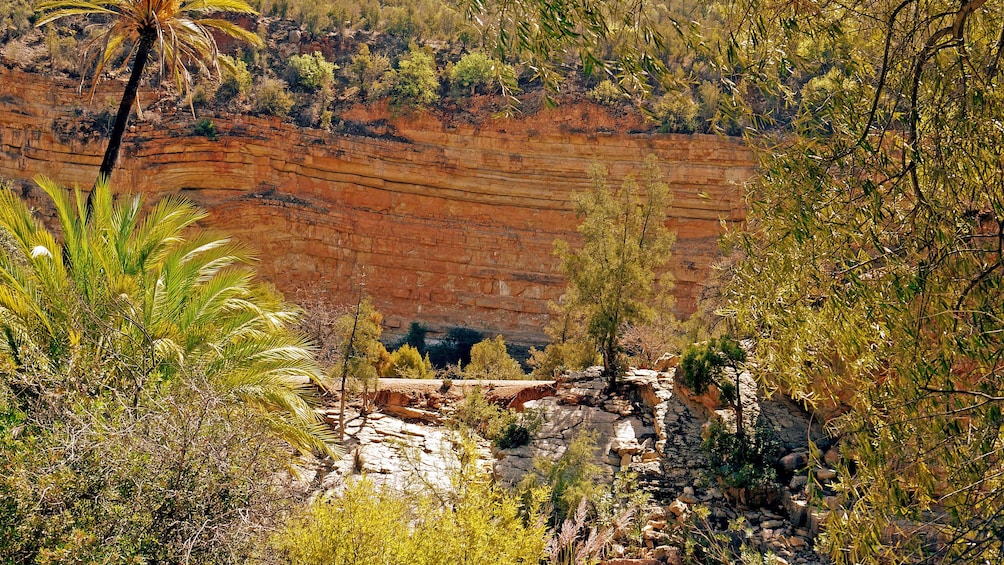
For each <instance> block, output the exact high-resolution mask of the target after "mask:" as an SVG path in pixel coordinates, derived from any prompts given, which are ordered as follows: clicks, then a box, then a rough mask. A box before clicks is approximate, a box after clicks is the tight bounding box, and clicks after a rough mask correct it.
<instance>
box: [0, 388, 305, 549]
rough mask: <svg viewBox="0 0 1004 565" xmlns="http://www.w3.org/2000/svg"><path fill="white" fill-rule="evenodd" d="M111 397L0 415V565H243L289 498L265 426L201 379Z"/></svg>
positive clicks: (69, 397) (280, 459)
mask: <svg viewBox="0 0 1004 565" xmlns="http://www.w3.org/2000/svg"><path fill="white" fill-rule="evenodd" d="M151 388H153V387H151ZM121 392H124V391H118V392H116V391H105V392H103V393H101V394H99V395H97V396H92V395H90V394H86V393H84V394H81V393H80V392H76V391H73V392H71V391H67V392H66V394H64V395H63V400H65V401H66V404H65V405H63V406H59V405H58V404H53V405H50V406H48V407H46V408H45V410H44V411H35V412H34V413H32V415H31V418H30V422H25V421H24V420H23V419H20V420H19V419H13V420H12V419H11V418H10V415H11V411H10V410H9V409H8V410H7V411H6V413H7V417H6V418H5V417H4V416H3V415H0V500H2V502H0V562H3V563H181V562H184V561H186V560H189V559H190V560H191V562H194V563H224V562H247V561H249V560H251V559H252V558H253V556H254V555H255V553H256V550H257V549H258V546H260V544H261V543H262V542H264V540H263V539H262V533H263V532H264V531H267V530H268V529H270V528H272V527H274V525H275V523H276V522H277V521H278V518H279V514H280V513H284V512H285V511H287V510H288V508H287V507H286V503H285V502H284V501H288V500H290V499H291V498H290V493H288V492H285V491H284V489H283V487H281V486H280V485H279V483H278V482H276V481H274V480H270V478H269V476H268V474H265V475H263V474H262V473H263V470H272V469H278V468H281V467H283V466H284V465H288V462H289V459H288V457H289V456H288V453H287V451H286V449H285V448H284V447H283V446H282V445H281V444H279V443H278V442H277V441H276V438H275V437H274V435H273V434H272V432H271V428H270V427H269V426H268V425H267V424H266V423H265V422H263V421H261V419H260V418H259V417H258V414H257V411H256V410H252V409H249V408H248V407H246V406H234V405H233V404H232V402H230V401H229V400H227V399H226V393H225V392H221V391H219V390H218V387H217V385H214V384H213V383H211V382H209V381H208V380H206V379H205V378H202V377H189V376H185V377H183V378H181V379H179V380H178V381H176V382H175V383H173V384H172V385H170V386H165V387H162V388H161V389H160V390H155V391H151V392H152V394H148V393H146V392H144V393H142V394H140V396H139V397H138V399H137V401H136V402H135V404H134V403H133V402H132V399H131V398H128V397H124V396H121V395H120V394H119V393H121ZM36 408H38V406H36ZM0 412H5V411H4V410H3V409H2V408H0ZM14 413H15V414H16V412H14ZM5 419H6V420H8V421H10V422H13V423H14V424H15V426H14V427H13V428H12V427H11V426H10V425H9V423H8V424H5V423H4V421H5ZM25 423H27V424H28V425H27V426H24V425H23V424H25ZM43 500H44V501H45V504H40V501H43ZM206 531H211V532H213V534H212V535H203V533H204V532H206Z"/></svg>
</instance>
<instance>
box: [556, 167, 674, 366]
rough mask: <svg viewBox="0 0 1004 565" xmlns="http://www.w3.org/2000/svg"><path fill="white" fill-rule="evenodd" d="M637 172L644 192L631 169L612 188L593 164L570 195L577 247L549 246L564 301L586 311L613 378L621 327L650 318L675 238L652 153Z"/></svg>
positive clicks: (666, 196) (561, 243)
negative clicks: (581, 189) (658, 274)
mask: <svg viewBox="0 0 1004 565" xmlns="http://www.w3.org/2000/svg"><path fill="white" fill-rule="evenodd" d="M643 175H644V177H643V182H644V185H645V188H644V192H643V191H642V189H641V187H639V185H638V182H636V181H635V179H634V177H632V176H628V177H627V178H626V179H625V180H624V183H623V184H622V185H621V187H620V188H619V189H611V188H610V187H609V185H608V183H607V179H606V171H605V170H604V169H603V167H601V166H599V165H595V166H594V168H593V171H592V177H593V188H592V190H590V191H588V192H585V193H583V194H579V195H577V196H576V197H575V212H576V214H577V215H578V216H579V217H580V218H582V223H581V224H579V228H578V230H579V233H580V234H582V238H583V242H582V247H580V248H578V249H575V250H572V249H570V248H569V246H568V244H567V243H565V242H564V241H558V242H557V243H556V245H555V253H556V254H557V255H558V256H559V257H561V259H562V270H563V271H564V272H565V275H566V276H567V277H568V291H567V296H568V305H569V307H570V308H572V309H575V310H579V311H581V312H583V313H584V317H585V320H586V324H587V332H588V334H589V336H590V337H591V338H592V339H593V341H594V343H595V344H596V348H597V349H598V350H599V352H600V354H601V355H602V356H603V367H604V373H605V374H606V375H607V377H608V378H609V379H610V380H611V382H613V381H614V380H615V379H616V378H617V374H618V372H619V371H620V370H621V369H622V366H621V359H620V356H621V345H620V336H621V332H622V331H623V330H624V326H625V324H629V323H634V322H645V321H647V320H649V319H650V318H651V316H652V314H653V313H652V308H651V306H650V304H651V303H652V302H653V301H654V298H655V292H656V288H655V284H654V283H655V271H656V269H657V268H659V267H661V266H663V265H665V264H666V262H667V261H668V260H669V250H670V248H671V247H672V245H673V240H674V236H673V235H672V234H670V233H669V230H668V229H667V228H666V225H665V221H666V213H667V209H668V206H669V202H670V193H669V188H668V187H667V186H666V184H665V183H663V182H662V180H661V173H660V172H659V167H658V164H657V163H656V160H655V157H654V156H649V157H647V158H646V159H645V166H644V170H643ZM666 282H667V277H666V276H665V275H664V276H663V286H665V285H666Z"/></svg>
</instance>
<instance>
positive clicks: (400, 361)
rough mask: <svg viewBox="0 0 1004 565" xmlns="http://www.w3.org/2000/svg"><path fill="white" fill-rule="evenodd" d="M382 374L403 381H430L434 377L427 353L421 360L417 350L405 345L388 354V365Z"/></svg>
mask: <svg viewBox="0 0 1004 565" xmlns="http://www.w3.org/2000/svg"><path fill="white" fill-rule="evenodd" d="M382 374H383V375H384V376H386V377H401V378H405V379H431V378H432V377H433V376H435V371H433V370H432V362H431V361H429V354H428V353H426V354H425V357H424V358H423V357H422V354H421V353H419V352H418V349H415V348H414V347H412V346H410V345H408V344H407V343H406V344H404V345H402V346H401V347H399V348H397V350H396V351H394V353H391V354H390V363H389V364H388V365H387V368H386V369H384V372H383V373H382Z"/></svg>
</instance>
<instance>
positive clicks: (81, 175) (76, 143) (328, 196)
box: [0, 66, 753, 343]
mask: <svg viewBox="0 0 1004 565" xmlns="http://www.w3.org/2000/svg"><path fill="white" fill-rule="evenodd" d="M75 87H76V84H75V83H73V82H71V81H67V80H59V79H51V78H46V77H43V76H39V75H35V74H30V73H25V72H23V71H19V70H16V69H9V68H4V67H2V66H0V177H8V178H13V179H19V180H21V181H26V180H27V179H30V178H32V177H33V176H35V175H37V174H46V175H48V176H50V177H54V178H56V179H57V180H59V181H61V182H62V183H64V184H73V183H79V184H80V185H81V186H84V187H88V186H90V185H91V184H92V183H93V181H94V176H95V174H96V172H97V169H98V165H99V163H100V160H101V152H102V151H103V149H104V146H105V140H104V138H103V136H102V134H101V124H100V123H99V122H100V119H98V120H97V121H96V117H97V118H101V110H102V109H104V108H105V106H106V105H107V103H106V101H107V100H115V99H117V97H118V95H119V93H120V91H121V85H117V84H114V83H111V84H103V85H101V86H100V88H99V89H98V92H97V94H96V95H95V96H94V98H93V102H88V100H87V98H86V97H84V96H80V95H78V94H77V92H76V88H75ZM146 96H151V97H152V96H153V95H146ZM166 100H167V99H164V100H156V101H152V105H153V106H164V107H167V106H175V105H176V104H175V103H174V102H170V103H168V102H167V101H166ZM148 102H151V101H149V100H148ZM211 119H212V120H213V122H214V125H215V127H216V129H217V131H218V132H219V137H218V139H216V140H211V139H208V138H206V137H203V136H199V135H195V133H194V125H195V120H194V119H193V118H192V116H191V115H190V114H189V113H187V112H186V111H167V110H165V111H163V112H154V111H149V112H145V113H144V116H143V118H142V119H139V120H136V121H135V124H136V125H134V126H132V127H131V128H130V131H129V132H127V134H126V138H125V140H124V145H123V154H122V157H121V161H120V167H119V168H118V170H117V171H116V172H115V174H114V176H113V183H114V187H115V189H116V190H117V191H118V192H132V193H143V194H146V195H148V197H149V200H151V201H152V200H155V199H157V198H160V197H163V196H165V195H168V194H178V193H181V194H183V195H185V196H187V197H189V198H190V199H192V200H194V201H195V202H197V203H198V204H200V205H202V206H204V207H206V208H208V209H209V210H210V213H211V223H212V225H213V226H215V227H219V228H221V229H224V230H227V231H228V232H230V233H232V234H234V235H235V236H236V237H237V238H238V239H240V240H243V241H244V242H247V243H249V244H250V245H252V246H253V247H254V248H255V249H257V251H258V253H259V254H260V258H261V263H260V272H261V273H262V275H263V276H264V277H266V278H267V279H268V280H270V281H272V282H274V283H275V284H276V285H277V286H278V287H279V288H280V289H281V290H283V291H286V292H287V295H289V293H290V292H293V291H295V290H297V289H303V288H310V289H312V290H313V291H321V292H323V294H324V295H325V296H328V297H330V300H331V301H332V302H334V303H345V302H351V301H352V300H354V297H355V296H356V293H357V292H358V291H359V289H360V288H364V289H365V292H366V293H367V294H369V295H371V296H372V297H373V300H374V303H375V305H376V306H377V307H378V308H379V309H380V310H381V311H382V312H383V313H384V315H385V320H386V322H387V325H388V326H389V328H388V330H389V331H390V332H391V333H394V332H395V331H397V332H400V331H403V329H404V328H406V327H407V325H408V323H409V322H411V321H420V322H423V323H425V324H427V325H430V326H432V328H433V329H434V330H437V329H438V330H441V329H444V328H446V327H449V326H459V325H465V326H468V327H472V328H475V329H480V330H484V331H490V332H500V333H503V334H505V335H506V337H507V338H508V339H509V340H510V341H512V342H522V343H527V342H535V341H539V340H540V339H541V338H542V334H541V328H542V327H543V325H544V323H545V321H546V315H547V302H548V301H549V300H555V299H557V298H558V297H559V296H560V295H561V293H562V291H563V286H564V282H563V280H562V277H561V276H560V273H559V269H558V266H559V264H558V261H557V260H556V259H555V258H554V257H553V255H552V244H553V241H554V240H555V239H556V238H563V239H569V240H574V239H575V238H576V232H575V226H576V225H577V220H576V218H575V216H574V213H573V212H572V203H571V198H572V194H573V193H574V192H576V191H581V190H585V189H587V188H589V187H590V186H591V181H590V178H589V175H588V169H589V167H590V164H591V163H592V162H594V161H597V162H600V163H604V164H606V165H607V166H608V167H609V169H610V178H611V179H612V181H614V182H620V180H619V179H621V178H623V176H624V175H625V174H627V173H628V172H630V171H636V170H638V169H639V167H640V163H641V162H642V160H643V159H644V158H645V156H646V155H648V154H650V153H654V154H656V155H657V156H658V157H659V159H660V162H661V165H662V169H663V172H664V174H665V179H666V181H667V182H668V183H669V184H670V186H671V187H672V190H673V193H674V196H675V201H674V204H673V208H672V210H671V213H670V216H669V218H668V223H669V225H670V227H671V228H672V229H673V230H675V231H676V232H677V244H676V247H675V249H674V252H673V259H672V261H671V263H670V271H671V272H672V274H673V276H674V277H675V279H676V290H675V294H676V296H677V298H678V301H677V309H678V310H679V311H680V312H681V313H687V312H690V311H692V310H693V308H694V305H695V301H696V298H697V297H698V295H699V293H700V291H701V285H702V284H703V283H704V281H705V280H706V278H707V275H708V272H709V265H710V264H711V262H712V261H713V260H714V259H715V258H716V257H717V254H718V247H717V243H716V242H717V238H718V236H719V234H720V232H721V229H722V225H727V224H729V223H735V222H740V221H742V219H743V217H744V212H743V206H742V199H741V184H742V183H743V182H744V180H745V179H747V178H748V177H749V176H750V175H751V173H752V170H753V164H752V160H751V157H750V154H749V152H748V151H747V150H746V149H745V148H744V146H743V145H742V144H740V143H739V142H737V141H734V140H729V139H724V138H719V137H714V136H707V135H693V136H687V135H656V134H632V133H627V132H626V131H625V130H627V129H630V128H641V127H643V125H644V124H642V123H641V122H639V121H638V118H625V117H623V116H622V117H617V116H612V115H610V114H609V113H608V112H607V111H605V110H603V109H601V108H599V107H595V106H589V105H580V104H569V105H564V106H561V107H559V108H557V109H555V110H541V111H539V112H537V113H535V114H533V115H528V116H524V117H521V118H518V119H506V120H491V121H483V122H480V123H478V122H477V121H476V120H470V121H468V122H464V121H463V120H462V119H460V118H458V117H456V116H453V115H447V114H445V113H440V114H436V113H434V112H431V111H429V112H425V113H421V114H410V115H409V114H400V115H395V112H394V111H392V110H389V109H388V108H386V107H358V108H355V109H353V110H351V111H348V112H345V113H343V114H342V115H341V116H340V119H341V125H340V126H339V133H329V132H324V131H320V130H312V129H302V128H298V127H296V126H295V125H292V124H289V123H285V122H282V121H280V120H278V119H275V118H264V117H252V116H246V115H219V116H211ZM23 186H24V187H25V195H26V197H29V198H32V197H37V196H38V194H37V190H35V191H34V192H33V191H32V189H31V188H30V184H29V183H27V182H25V183H24V185H23ZM38 202H39V205H41V202H42V200H41V199H39V200H38Z"/></svg>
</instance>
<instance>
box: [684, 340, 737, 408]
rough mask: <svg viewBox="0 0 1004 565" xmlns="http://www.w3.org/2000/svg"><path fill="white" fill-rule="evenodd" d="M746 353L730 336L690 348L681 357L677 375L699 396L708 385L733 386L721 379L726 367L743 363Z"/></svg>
mask: <svg viewBox="0 0 1004 565" xmlns="http://www.w3.org/2000/svg"><path fill="white" fill-rule="evenodd" d="M745 360H746V352H745V351H743V349H742V347H740V346H739V343H738V342H736V341H735V340H734V339H732V338H731V337H729V336H722V337H720V338H715V339H712V340H710V341H708V342H705V343H701V344H694V345H690V346H688V347H687V348H686V349H684V350H683V355H681V356H680V366H679V368H678V369H677V373H678V374H679V375H680V380H681V382H682V383H683V385H684V386H686V387H687V388H689V389H690V390H692V391H694V392H695V393H697V394H704V392H705V391H706V390H708V385H711V384H716V385H718V386H720V387H721V386H732V387H733V388H734V386H735V385H732V384H731V383H728V384H726V382H725V381H723V380H722V379H721V377H722V371H723V369H724V368H725V367H726V365H734V364H736V363H742V362H743V361H745Z"/></svg>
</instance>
